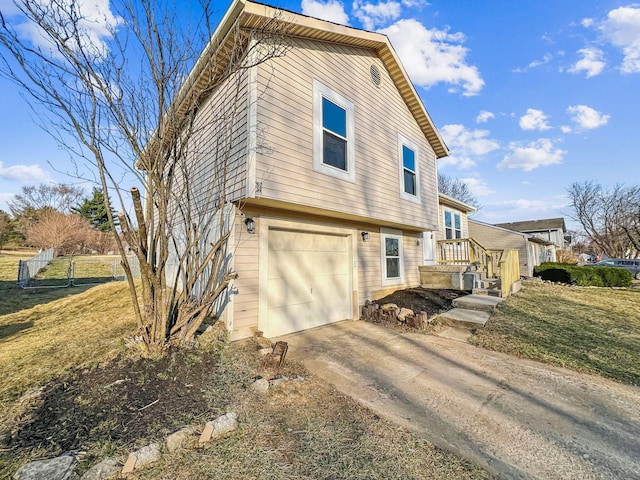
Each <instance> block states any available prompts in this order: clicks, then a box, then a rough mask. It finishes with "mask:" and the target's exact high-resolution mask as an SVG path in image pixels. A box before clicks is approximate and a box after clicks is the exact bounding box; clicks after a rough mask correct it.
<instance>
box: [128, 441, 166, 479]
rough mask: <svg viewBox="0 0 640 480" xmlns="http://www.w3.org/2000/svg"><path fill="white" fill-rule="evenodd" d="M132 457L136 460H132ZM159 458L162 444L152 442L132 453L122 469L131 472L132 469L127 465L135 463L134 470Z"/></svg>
mask: <svg viewBox="0 0 640 480" xmlns="http://www.w3.org/2000/svg"><path fill="white" fill-rule="evenodd" d="M132 457H133V458H135V462H133V461H132ZM158 460H160V444H158V443H152V444H151V445H147V446H145V447H142V448H141V449H140V450H137V451H135V452H133V453H131V454H130V455H129V458H128V459H127V462H126V463H125V465H124V468H123V469H122V473H129V472H130V470H129V469H128V468H127V467H128V466H129V465H131V464H133V470H137V469H139V468H142V467H144V466H145V465H149V464H150V463H154V462H157V461H158Z"/></svg>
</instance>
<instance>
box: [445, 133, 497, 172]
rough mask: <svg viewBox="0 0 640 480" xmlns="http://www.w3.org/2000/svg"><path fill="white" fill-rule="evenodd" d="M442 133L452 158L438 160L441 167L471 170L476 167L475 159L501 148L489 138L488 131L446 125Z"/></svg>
mask: <svg viewBox="0 0 640 480" xmlns="http://www.w3.org/2000/svg"><path fill="white" fill-rule="evenodd" d="M440 133H441V134H442V137H443V139H444V141H445V143H446V144H447V146H448V147H449V149H450V150H451V156H450V157H447V158H443V159H441V160H438V165H441V166H456V167H457V168H459V169H461V170H465V169H469V168H472V167H473V166H474V165H475V160H474V159H473V157H480V156H482V155H486V154H487V153H490V152H492V151H494V150H497V149H498V148H499V147H500V145H499V144H498V142H496V141H495V140H492V139H490V138H487V137H488V135H489V131H488V130H467V129H466V128H465V127H464V125H445V126H444V127H442V128H441V129H440Z"/></svg>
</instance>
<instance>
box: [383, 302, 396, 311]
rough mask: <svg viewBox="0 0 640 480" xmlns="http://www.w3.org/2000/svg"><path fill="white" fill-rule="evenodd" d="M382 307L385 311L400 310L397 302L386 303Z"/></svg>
mask: <svg viewBox="0 0 640 480" xmlns="http://www.w3.org/2000/svg"><path fill="white" fill-rule="evenodd" d="M380 308H381V309H382V310H383V311H385V312H390V311H392V310H398V305H396V304H395V303H385V304H384V305H382V307H380Z"/></svg>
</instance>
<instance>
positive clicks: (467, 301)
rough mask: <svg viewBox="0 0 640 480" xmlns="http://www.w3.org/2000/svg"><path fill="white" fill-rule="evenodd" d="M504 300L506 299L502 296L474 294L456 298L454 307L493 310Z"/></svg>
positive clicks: (484, 310)
mask: <svg viewBox="0 0 640 480" xmlns="http://www.w3.org/2000/svg"><path fill="white" fill-rule="evenodd" d="M503 300H504V299H503V298H500V297H493V296H489V295H476V294H472V295H465V296H464V297H459V298H456V299H455V300H454V301H453V307H454V310H455V309H462V308H464V309H467V310H477V311H482V312H492V311H493V310H494V309H495V308H496V306H497V305H498V304H499V303H500V302H502V301H503Z"/></svg>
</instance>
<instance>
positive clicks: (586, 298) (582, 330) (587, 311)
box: [472, 282, 640, 385]
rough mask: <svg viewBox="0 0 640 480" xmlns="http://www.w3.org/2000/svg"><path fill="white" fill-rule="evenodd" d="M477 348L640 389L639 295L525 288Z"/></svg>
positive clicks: (481, 335) (481, 334) (497, 315)
mask: <svg viewBox="0 0 640 480" xmlns="http://www.w3.org/2000/svg"><path fill="white" fill-rule="evenodd" d="M472 342H473V343H474V344H475V345H477V346H480V347H483V348H487V349H490V350H497V351H500V352H504V353H508V354H511V355H517V356H519V357H525V358H530V359H533V360H538V361H541V362H545V363H550V364H554V365H560V366H563V367H567V368H571V369H573V370H578V371H582V372H588V373H593V374H597V375H602V376H604V377H608V378H612V379H614V380H618V381H620V382H624V383H629V384H632V385H640V289H610V288H589V287H586V288H584V287H570V286H564V285H556V284H549V283H539V282H525V283H524V287H523V289H522V290H521V291H520V292H519V293H518V294H516V295H513V296H511V297H510V298H508V299H507V300H506V301H504V302H502V303H501V304H500V306H499V307H498V309H497V310H496V311H495V312H494V313H493V314H492V315H491V319H490V320H489V323H488V324H487V326H486V327H485V328H484V329H481V330H479V331H478V332H477V335H475V336H474V337H473V338H472Z"/></svg>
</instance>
